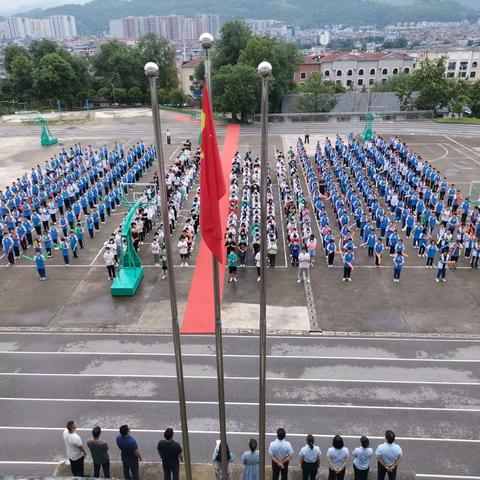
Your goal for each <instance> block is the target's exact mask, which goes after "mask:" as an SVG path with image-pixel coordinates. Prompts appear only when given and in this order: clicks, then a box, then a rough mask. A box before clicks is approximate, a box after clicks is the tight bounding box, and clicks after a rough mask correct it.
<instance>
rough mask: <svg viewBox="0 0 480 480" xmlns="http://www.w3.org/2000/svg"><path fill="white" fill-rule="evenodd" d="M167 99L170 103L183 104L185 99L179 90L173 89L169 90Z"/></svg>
mask: <svg viewBox="0 0 480 480" xmlns="http://www.w3.org/2000/svg"><path fill="white" fill-rule="evenodd" d="M169 100H170V103H171V104H172V105H176V106H183V104H184V103H185V102H186V100H187V99H186V97H185V94H184V93H183V92H182V91H181V90H179V89H175V90H172V91H171V92H170V95H169Z"/></svg>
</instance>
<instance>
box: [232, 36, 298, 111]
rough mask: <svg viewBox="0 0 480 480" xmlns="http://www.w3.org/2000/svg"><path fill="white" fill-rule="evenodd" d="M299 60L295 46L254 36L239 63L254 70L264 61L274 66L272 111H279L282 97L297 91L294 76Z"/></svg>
mask: <svg viewBox="0 0 480 480" xmlns="http://www.w3.org/2000/svg"><path fill="white" fill-rule="evenodd" d="M299 60H300V56H299V53H298V49H297V47H296V46H295V45H293V44H291V43H285V42H280V41H278V40H275V39H273V38H269V37H259V36H253V37H251V38H250V39H249V40H248V42H247V45H246V46H245V48H244V50H242V53H241V54H240V58H239V59H238V61H239V63H241V64H244V65H249V66H251V67H252V68H254V69H256V68H257V67H258V64H259V63H260V62H263V61H268V62H270V63H271V64H272V75H271V78H270V80H269V84H270V105H271V108H272V111H279V110H280V106H281V99H282V96H283V95H285V94H287V93H290V92H292V91H293V90H294V89H295V82H294V75H295V69H296V67H297V64H298V62H299Z"/></svg>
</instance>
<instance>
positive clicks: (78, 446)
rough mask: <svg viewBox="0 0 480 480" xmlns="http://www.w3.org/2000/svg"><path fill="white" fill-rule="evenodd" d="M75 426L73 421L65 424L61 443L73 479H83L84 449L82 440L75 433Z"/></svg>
mask: <svg viewBox="0 0 480 480" xmlns="http://www.w3.org/2000/svg"><path fill="white" fill-rule="evenodd" d="M76 430H77V424H76V423H75V421H74V420H69V421H68V422H67V428H65V430H64V432H63V441H64V442H65V447H66V449H67V456H68V459H69V460H70V467H71V469H72V475H73V476H74V477H84V476H85V475H84V461H85V455H86V452H85V448H84V446H83V445H82V439H81V438H80V436H79V435H78V433H77V432H76Z"/></svg>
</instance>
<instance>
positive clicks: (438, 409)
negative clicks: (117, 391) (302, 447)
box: [0, 397, 480, 413]
mask: <svg viewBox="0 0 480 480" xmlns="http://www.w3.org/2000/svg"><path fill="white" fill-rule="evenodd" d="M0 402H51V403H125V404H130V403H135V404H147V405H150V404H152V405H178V400H138V399H123V398H122V399H118V398H116V399H106V398H94V399H90V398H35V397H29V398H25V397H0ZM186 403H187V404H188V405H207V406H209V405H214V406H217V405H218V402H217V401H201V400H188V401H187V402H186ZM225 405H230V406H233V407H258V402H225ZM266 406H267V407H284V408H317V409H320V408H327V409H335V408H339V409H347V410H408V411H421V412H455V413H459V412H461V413H478V412H480V408H450V407H404V406H385V405H380V406H379V405H342V404H338V405H337V404H335V405H333V404H328V403H318V404H315V403H277V402H273V403H270V402H267V403H266Z"/></svg>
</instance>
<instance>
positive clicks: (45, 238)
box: [42, 232, 52, 257]
mask: <svg viewBox="0 0 480 480" xmlns="http://www.w3.org/2000/svg"><path fill="white" fill-rule="evenodd" d="M42 239H43V244H44V245H45V251H46V252H47V257H51V256H52V237H51V236H50V233H49V232H45V233H44V234H43V237H42Z"/></svg>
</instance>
